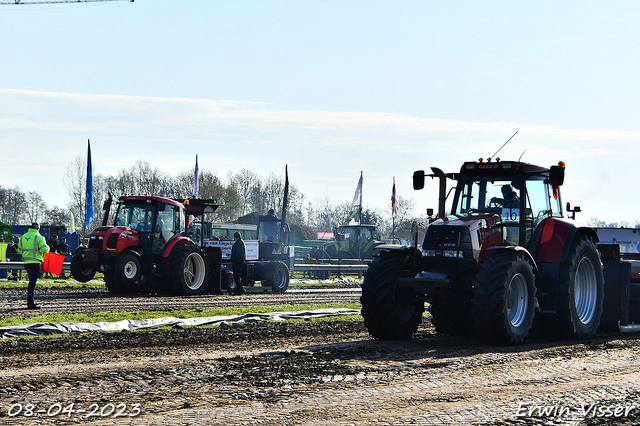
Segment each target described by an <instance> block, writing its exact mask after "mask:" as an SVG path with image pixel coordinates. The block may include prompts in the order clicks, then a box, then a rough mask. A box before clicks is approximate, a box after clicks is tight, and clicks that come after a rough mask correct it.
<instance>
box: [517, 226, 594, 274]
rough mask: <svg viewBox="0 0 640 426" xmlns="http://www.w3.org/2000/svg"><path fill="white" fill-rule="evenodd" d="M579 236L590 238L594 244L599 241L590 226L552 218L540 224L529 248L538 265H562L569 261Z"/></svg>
mask: <svg viewBox="0 0 640 426" xmlns="http://www.w3.org/2000/svg"><path fill="white" fill-rule="evenodd" d="M577 234H584V235H586V236H587V237H590V238H591V239H592V240H593V242H594V243H597V242H598V241H599V239H598V234H597V233H596V231H595V229H593V228H591V227H589V226H576V225H575V222H573V221H570V220H567V219H559V218H555V217H550V218H548V219H545V220H544V221H542V223H540V225H539V226H538V229H536V232H535V235H534V238H533V240H534V241H532V242H531V244H530V245H529V248H530V249H531V252H532V253H534V256H535V258H536V261H537V262H538V263H557V264H560V263H562V262H564V261H565V260H566V259H567V256H568V255H569V250H570V249H571V242H572V241H573V239H574V238H575V237H576V235H577Z"/></svg>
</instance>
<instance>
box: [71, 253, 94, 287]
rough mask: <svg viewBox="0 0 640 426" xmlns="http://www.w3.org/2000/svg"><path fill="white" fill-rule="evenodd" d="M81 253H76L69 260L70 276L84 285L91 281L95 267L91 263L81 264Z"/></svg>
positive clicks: (82, 256)
mask: <svg viewBox="0 0 640 426" xmlns="http://www.w3.org/2000/svg"><path fill="white" fill-rule="evenodd" d="M83 258H84V255H83V254H82V251H79V252H76V254H74V255H73V257H72V258H71V267H70V268H71V275H72V276H73V278H74V279H75V280H76V281H80V282H81V283H86V282H88V281H91V280H92V279H93V277H94V276H95V274H96V267H95V265H93V264H92V263H86V262H83Z"/></svg>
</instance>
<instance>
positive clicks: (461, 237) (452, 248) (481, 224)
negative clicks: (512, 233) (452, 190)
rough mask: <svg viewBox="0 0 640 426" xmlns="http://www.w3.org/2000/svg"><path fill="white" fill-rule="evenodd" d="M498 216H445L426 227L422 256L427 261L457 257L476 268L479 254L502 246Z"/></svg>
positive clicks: (486, 214) (487, 214) (489, 214)
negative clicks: (427, 258) (427, 259)
mask: <svg viewBox="0 0 640 426" xmlns="http://www.w3.org/2000/svg"><path fill="white" fill-rule="evenodd" d="M500 225H501V220H500V216H499V215H497V214H493V213H485V214H479V215H473V216H467V217H465V216H446V217H444V218H441V219H438V220H436V221H435V222H433V223H432V224H431V225H429V228H427V233H426V235H425V239H424V243H423V253H425V254H427V256H430V257H436V258H437V257H441V256H443V257H449V256H453V257H457V258H464V259H467V260H471V261H472V264H473V267H474V268H477V266H478V264H479V262H480V261H481V260H482V259H479V257H480V255H481V253H482V252H483V251H484V250H485V249H486V248H488V247H494V246H499V245H501V244H502V227H501V226H500Z"/></svg>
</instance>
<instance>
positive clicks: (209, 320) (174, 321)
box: [0, 309, 360, 338]
mask: <svg viewBox="0 0 640 426" xmlns="http://www.w3.org/2000/svg"><path fill="white" fill-rule="evenodd" d="M359 314H360V311H359V310H357V309H318V310H315V311H297V312H270V313H266V314H255V313H248V314H239V315H228V316H217V317H203V318H173V317H165V318H157V319H145V320H122V321H116V322H96V323H73V322H63V323H53V322H41V323H36V324H28V325H16V326H9V327H0V334H1V335H2V338H8V337H18V336H37V335H44V334H65V333H86V332H91V331H123V330H143V329H151V328H158V327H167V326H168V327H174V326H182V327H195V326H199V325H215V324H221V323H228V324H229V323H247V322H253V321H284V320H287V319H311V318H321V317H329V316H340V315H359Z"/></svg>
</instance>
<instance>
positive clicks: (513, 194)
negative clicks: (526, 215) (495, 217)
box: [453, 178, 520, 223]
mask: <svg viewBox="0 0 640 426" xmlns="http://www.w3.org/2000/svg"><path fill="white" fill-rule="evenodd" d="M482 212H486V213H498V214H500V216H501V217H502V221H503V222H511V223H518V222H519V221H520V195H519V191H518V189H517V184H516V182H514V181H512V180H511V179H493V180H487V179H485V178H478V179H477V180H471V179H469V180H467V181H466V182H464V185H463V187H462V188H461V191H460V196H459V200H458V203H457V206H454V211H453V214H457V215H460V216H467V215H470V214H478V213H482Z"/></svg>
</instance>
